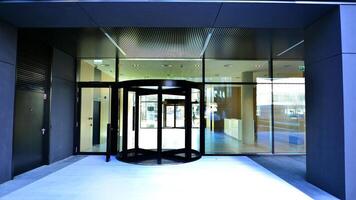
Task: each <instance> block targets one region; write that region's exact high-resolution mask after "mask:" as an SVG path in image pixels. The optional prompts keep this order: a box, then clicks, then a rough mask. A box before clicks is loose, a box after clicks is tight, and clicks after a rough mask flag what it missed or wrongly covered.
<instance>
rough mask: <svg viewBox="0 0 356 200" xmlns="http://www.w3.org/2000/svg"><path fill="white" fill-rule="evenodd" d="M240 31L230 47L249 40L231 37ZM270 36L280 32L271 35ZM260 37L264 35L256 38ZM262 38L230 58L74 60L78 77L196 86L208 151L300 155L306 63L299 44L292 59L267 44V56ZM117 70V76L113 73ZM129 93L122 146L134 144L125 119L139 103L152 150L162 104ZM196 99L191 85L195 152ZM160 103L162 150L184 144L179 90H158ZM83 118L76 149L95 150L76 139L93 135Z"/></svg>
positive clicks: (144, 137) (143, 135) (143, 134)
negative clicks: (125, 138)
mask: <svg viewBox="0 0 356 200" xmlns="http://www.w3.org/2000/svg"><path fill="white" fill-rule="evenodd" d="M242 33H244V34H250V35H249V36H248V37H257V36H256V35H253V34H257V33H252V32H246V33H245V32H242ZM242 33H239V31H238V30H234V31H230V32H229V34H232V36H231V38H233V39H231V41H230V40H229V41H230V42H231V44H230V47H232V46H233V45H235V42H241V41H243V40H248V39H249V38H244V37H245V36H244V35H240V36H238V37H237V36H236V37H237V38H238V39H237V40H238V41H237V40H236V41H235V39H236V38H235V35H236V34H237V35H239V34H242ZM251 35H252V36H251ZM257 35H258V34H257ZM239 37H241V38H239ZM246 37H247V36H246ZM258 37H259V36H258ZM258 37H257V38H258ZM274 37H281V36H279V35H278V34H277V35H276V36H274ZM234 38H235V39H234ZM212 40H213V43H214V41H215V42H216V41H218V40H217V39H216V38H213V39H212ZM259 40H261V41H264V40H266V39H265V38H263V37H262V38H259ZM273 40H276V39H275V38H274V39H273ZM258 42H259V41H258ZM284 42H286V41H284V40H283V42H282V43H279V44H278V45H275V46H274V48H277V47H278V48H279V47H280V46H283V45H284ZM265 43H266V42H262V43H261V45H260V44H259V45H257V41H256V42H255V43H252V45H250V44H249V45H250V46H249V48H248V49H246V52H247V53H246V55H245V54H243V53H242V52H244V51H243V49H239V50H238V52H232V53H234V55H232V54H231V57H236V58H234V59H227V58H224V57H222V58H219V59H217V58H211V57H208V58H205V57H204V58H167V57H164V58H159V57H155V58H135V57H123V58H121V57H120V58H116V59H107V58H106V59H104V58H102V59H101V58H95V59H88V58H83V59H79V62H78V63H79V64H80V65H79V66H78V76H77V77H78V82H112V83H111V84H113V83H114V82H115V81H118V83H121V82H125V81H128V80H159V79H163V80H186V81H192V82H198V83H201V84H202V85H203V88H204V92H205V97H204V98H205V99H204V100H205V108H204V109H205V110H204V118H205V135H204V136H205V153H206V154H255V153H305V151H306V149H305V143H306V141H305V117H306V112H305V79H304V71H305V67H304V61H303V59H302V58H301V57H300V56H299V52H302V51H301V50H300V48H299V47H298V49H297V52H298V55H297V56H296V58H295V57H293V56H291V55H290V54H288V52H287V53H285V52H283V51H277V50H274V49H273V52H272V54H274V55H273V56H272V58H269V56H270V54H269V53H266V52H268V51H266V49H268V48H267V47H268V45H265ZM236 45H239V43H236ZM262 47H263V48H262ZM235 50H236V49H235ZM206 52H207V54H209V52H210V53H211V50H209V48H208V49H207V50H206ZM235 53H236V55H235ZM250 55H252V56H250ZM116 62H118V63H116ZM115 74H117V75H118V77H115ZM89 90H93V91H94V90H97V88H95V89H93V88H92V89H87V88H82V100H81V112H82V113H87V114H89V115H90V112H92V111H87V110H86V109H88V108H91V107H93V106H92V104H93V103H92V102H95V101H93V99H95V98H96V97H95V95H94V94H89V93H95V92H93V91H91V92H89ZM99 90H100V89H99ZM101 90H104V89H101ZM105 90H106V93H107V94H109V93H110V92H111V89H110V88H109V87H108V88H106V89H105ZM122 95H123V91H122V89H119V93H118V99H119V101H118V103H119V106H118V113H119V114H118V115H119V117H118V118H119V122H118V150H120V148H121V145H122V144H121V142H122V141H121V140H120V139H121V137H122V121H120V119H122V110H123V104H122V101H121V99H122ZM84 98H86V99H89V100H88V102H89V103H88V102H84V101H85V100H84ZM135 98H136V96H135V92H129V98H128V101H129V102H128V108H127V109H128V112H129V113H131V114H130V115H129V116H128V130H129V132H128V133H129V134H128V135H129V140H128V141H129V143H128V148H133V146H134V139H135V138H134V124H133V123H131V122H132V121H133V118H134V117H135V116H134V114H133V113H134V111H135V109H136V108H135V102H136V101H137V100H138V101H139V110H140V112H139V128H140V137H139V140H140V144H142V145H143V146H142V147H143V148H147V149H153V148H156V145H157V144H156V143H155V142H156V140H155V139H154V140H151V139H150V138H156V137H157V133H156V132H157V131H156V129H157V111H158V106H160V105H157V95H144V96H140V98H139V99H135ZM97 99H100V101H107V100H110V99H106V100H105V99H104V98H103V97H100V98H97ZM200 100H201V99H200V91H199V90H195V89H194V90H192V96H191V102H192V141H193V142H192V146H193V149H199V147H200V146H199V142H200V140H199V139H198V138H199V127H200V109H201V108H200V104H199V102H200ZM162 101H163V105H162V111H163V116H162V127H163V130H162V132H163V148H169V146H172V147H174V148H181V147H182V146H183V143H184V139H183V135H184V131H183V130H184V129H183V128H184V122H185V120H184V114H185V113H184V111H185V108H184V101H187V99H184V97H183V98H182V97H180V96H179V95H163V99H162ZM89 104H90V105H89ZM109 104H110V103H109ZM103 105H104V104H103ZM104 106H106V104H105V105H104ZM108 109H110V107H108ZM89 110H90V109H89ZM87 118H88V117H87ZM81 120H82V121H81V126H80V127H81V131H80V134H81V139H80V143H81V144H80V146H81V148H80V149H81V151H83V152H85V151H92V150H88V149H90V148H91V149H93V146H95V145H94V144H90V141H89V140H90V139H88V138H86V137H83V139H82V135H83V136H84V135H92V133H91V132H90V131H91V130H89V129H88V128H85V127H84V126H85V124H86V123H87V122H85V119H84V118H82V119H81ZM103 121H105V120H103ZM103 123H104V122H103ZM105 123H110V121H108V120H106V121H105ZM103 127H104V126H103ZM103 130H104V129H103ZM105 131H106V130H105ZM85 132H88V133H85ZM155 134H156V135H155ZM85 138H86V139H85ZM86 140H88V141H86ZM100 141H104V139H102V140H100ZM82 143H83V144H82ZM100 144H102V143H100ZM103 144H104V143H103Z"/></svg>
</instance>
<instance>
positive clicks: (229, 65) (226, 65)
mask: <svg viewBox="0 0 356 200" xmlns="http://www.w3.org/2000/svg"><path fill="white" fill-rule="evenodd" d="M231 66H232V64H225V65H224V67H231Z"/></svg>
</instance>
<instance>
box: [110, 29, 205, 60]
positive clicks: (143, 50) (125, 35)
mask: <svg viewBox="0 0 356 200" xmlns="http://www.w3.org/2000/svg"><path fill="white" fill-rule="evenodd" d="M104 30H105V31H106V32H107V33H108V34H109V35H110V36H111V37H112V38H113V39H114V40H115V42H116V43H117V44H118V45H119V46H120V48H121V49H122V50H123V51H124V52H125V53H126V56H125V57H129V58H130V57H131V58H199V57H200V53H201V51H202V49H203V47H204V43H205V40H206V38H207V36H208V34H209V30H210V29H209V28H105V29H104Z"/></svg>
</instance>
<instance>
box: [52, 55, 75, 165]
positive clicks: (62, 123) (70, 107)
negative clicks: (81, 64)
mask: <svg viewBox="0 0 356 200" xmlns="http://www.w3.org/2000/svg"><path fill="white" fill-rule="evenodd" d="M74 102H75V60H74V58H73V57H72V56H70V55H68V54H66V53H64V52H62V51H60V50H57V49H53V61H52V93H51V113H50V123H51V130H50V148H49V161H50V163H52V162H55V161H58V160H61V159H64V158H66V157H68V156H70V155H72V154H73V137H74V111H75V106H74Z"/></svg>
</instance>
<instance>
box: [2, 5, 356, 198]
mask: <svg viewBox="0 0 356 200" xmlns="http://www.w3.org/2000/svg"><path fill="white" fill-rule="evenodd" d="M354 4H355V3H353V2H352V1H350V2H326V1H317V2H315V1H305V2H296V1H172V2H171V1H163V2H162V1H157V2H156V1H149V2H146V1H132V2H131V1H41V2H38V1H3V2H1V3H0V20H1V21H0V44H1V46H0V70H1V73H0V86H1V87H0V89H1V90H0V99H1V103H0V106H1V108H0V110H1V113H0V123H1V127H2V130H1V132H0V134H1V140H0V160H1V161H2V162H0V169H1V170H0V182H4V181H7V180H9V179H11V178H12V177H13V176H14V175H17V174H20V173H23V172H25V171H28V170H30V169H33V168H35V167H37V166H41V165H43V164H50V163H53V162H55V161H57V160H60V159H63V158H66V157H68V156H70V155H73V154H103V155H105V154H106V155H116V154H118V153H120V152H126V151H127V150H130V149H136V150H137V149H138V148H140V149H141V150H142V152H147V151H148V150H151V149H158V150H157V152H156V153H158V154H159V155H161V154H162V155H164V154H165V153H164V150H165V149H185V150H187V149H189V150H192V152H198V153H199V154H201V155H221V156H223V155H255V154H258V155H264V154H266V155H280V154H287V155H294V154H306V157H307V166H306V167H307V179H308V181H310V182H311V183H312V184H314V185H316V186H318V187H320V188H322V189H324V190H326V191H328V192H330V193H331V194H333V195H335V196H337V197H339V198H341V199H353V197H355V196H356V191H355V189H354V188H356V156H355V153H354V152H355V145H354V143H355V142H356V138H355V137H356V135H355V134H356V125H355V123H354V121H355V114H354V113H356V106H354V105H353V102H354V101H355V100H356V96H355V95H356V94H355V90H354V86H355V85H356V82H355V80H354V79H353V75H354V74H356V68H355V64H356V56H355V53H356V39H355V37H354V35H355V33H356V20H355V19H356V5H354ZM187 146H188V147H187ZM166 154H167V153H166ZM193 154H194V153H192V154H191V153H189V155H190V157H191V156H193ZM186 155H188V154H187V153H186ZM194 155H195V154H194ZM121 156H122V155H121ZM193 157H194V156H193Z"/></svg>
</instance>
